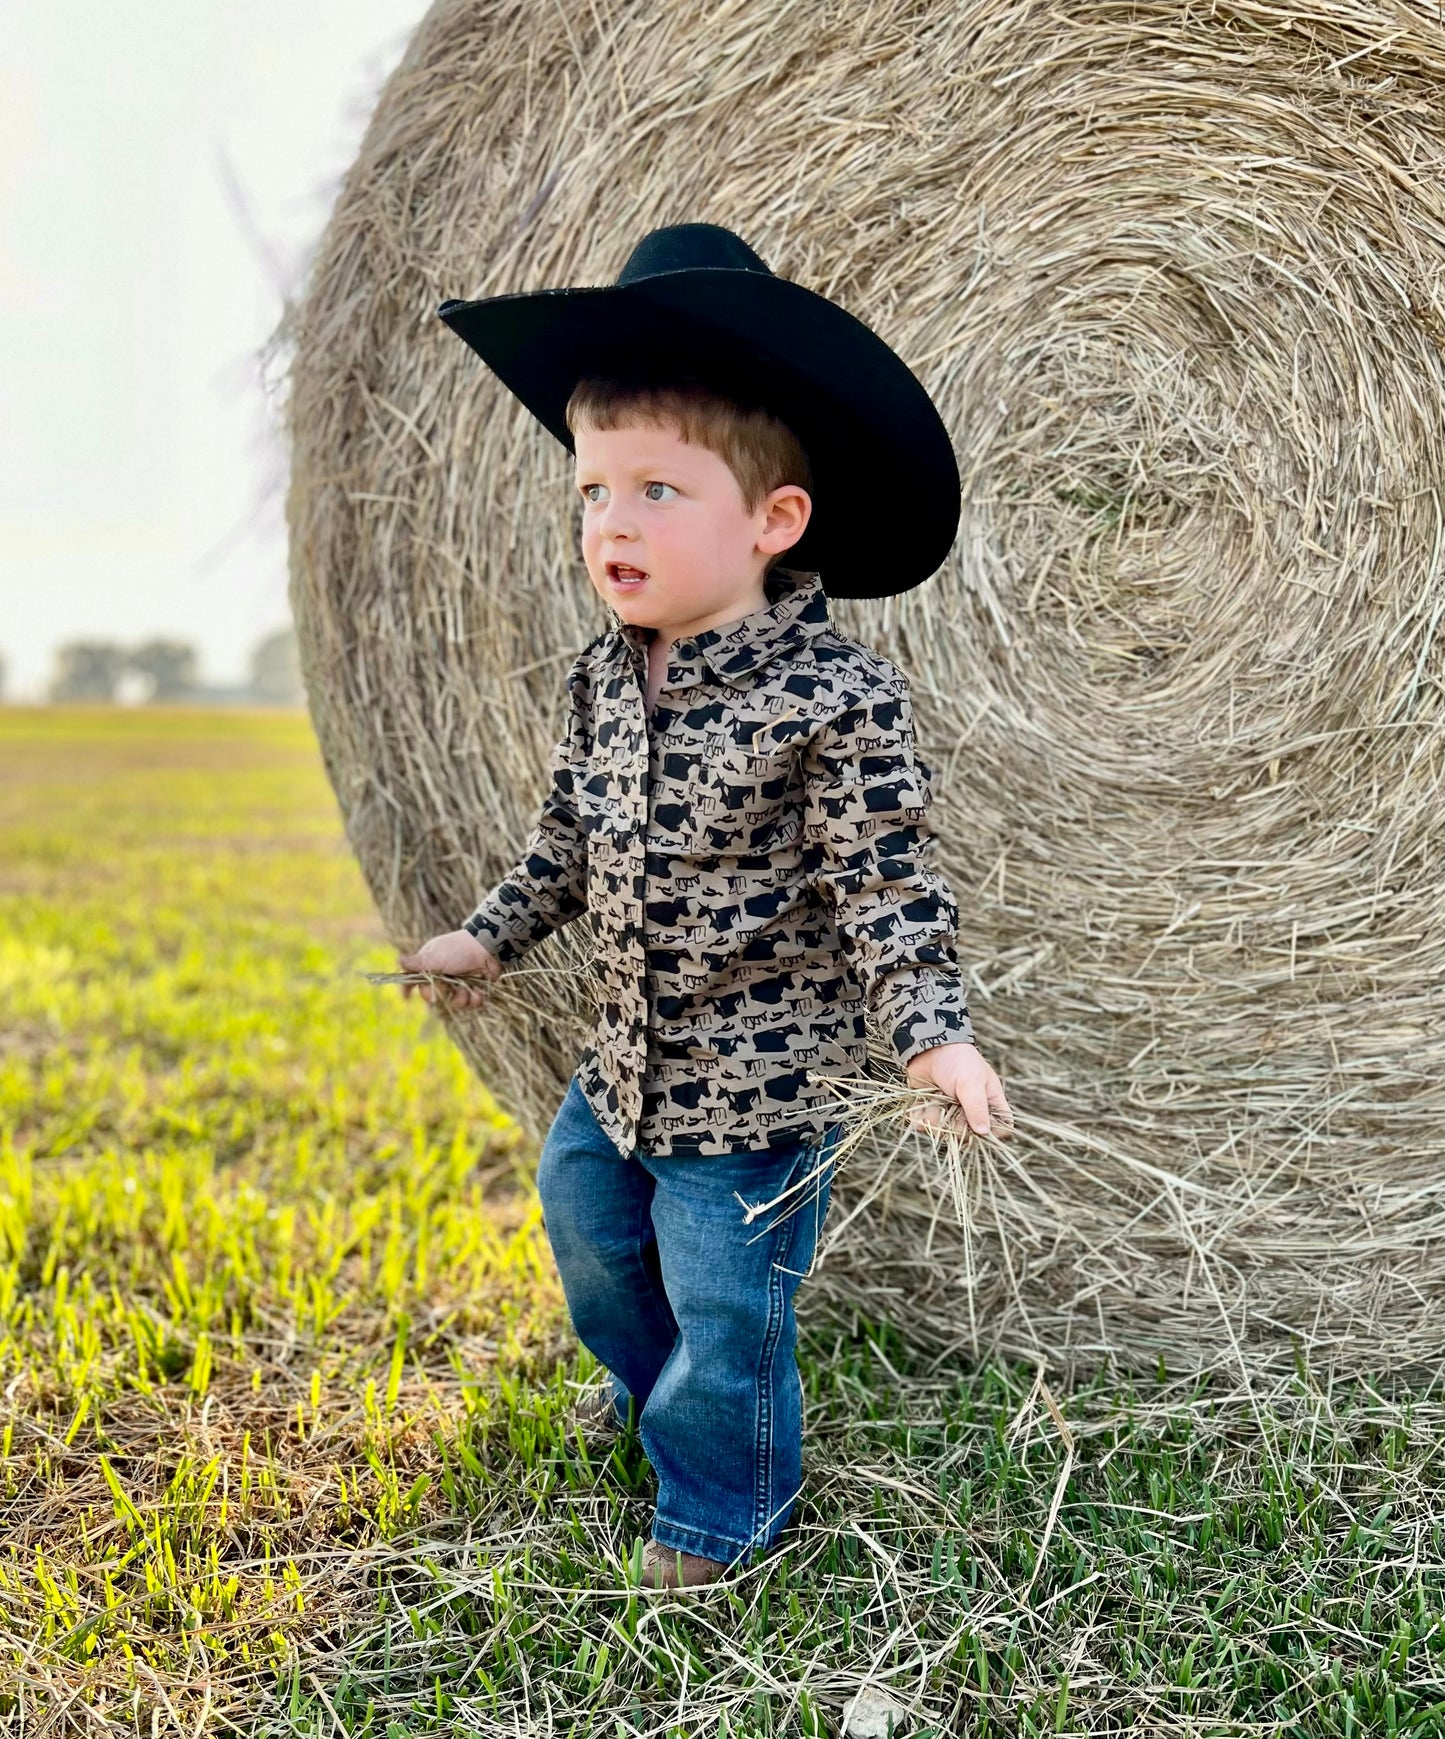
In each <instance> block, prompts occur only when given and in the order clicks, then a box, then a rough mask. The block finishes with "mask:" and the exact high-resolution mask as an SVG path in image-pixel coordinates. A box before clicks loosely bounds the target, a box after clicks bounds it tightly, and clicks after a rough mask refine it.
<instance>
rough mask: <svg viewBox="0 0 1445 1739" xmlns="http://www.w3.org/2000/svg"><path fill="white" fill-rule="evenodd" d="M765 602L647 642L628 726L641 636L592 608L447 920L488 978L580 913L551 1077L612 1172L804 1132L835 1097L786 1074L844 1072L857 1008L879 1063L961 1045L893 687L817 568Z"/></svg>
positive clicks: (830, 1116)
mask: <svg viewBox="0 0 1445 1739" xmlns="http://www.w3.org/2000/svg"><path fill="white" fill-rule="evenodd" d="M765 587H766V592H767V597H768V602H767V603H766V605H765V607H764V608H762V609H760V610H758V611H756V612H754V613H753V614H752V615H749V616H747V617H745V618H743V620H741V621H739V622H734V623H731V624H729V625H728V626H726V627H724V628H718V629H711V630H709V631H707V632H706V633H702V634H697V635H694V636H692V637H691V638H690V639H683V640H679V641H678V642H676V644H674V645H673V646H672V648H671V650H670V652H669V654H668V665H667V673H666V679H665V681H664V683H663V686H662V688H661V691H660V693H659V694H658V696H657V700H656V703H655V705H654V708H653V711H652V714H651V716H650V717H649V716H648V713H647V706H646V692H647V642H648V639H649V634H648V631H647V630H645V629H641V628H637V627H634V626H632V625H631V624H629V623H625V622H622V621H621V620H620V619H618V618H616V617H615V616H614V621H613V626H612V627H611V628H609V629H608V630H607V631H606V632H605V633H603V634H600V635H599V636H598V637H597V638H596V639H595V640H593V641H592V642H591V643H590V644H589V645H588V646H586V647H584V648H583V650H582V652H581V653H580V654H579V655H578V657H577V659H576V661H575V662H574V664H573V665H572V668H571V670H570V671H569V673H568V676H567V724H566V731H565V733H564V735H563V737H562V739H561V741H560V742H559V743H558V744H557V746H556V748H555V749H554V750H553V752H552V756H551V763H550V773H551V788H550V790H549V791H548V793H547V796H546V798H545V800H544V802H543V805H542V811H541V815H540V818H539V820H538V822H537V825H536V827H535V828H534V830H533V832H532V834H531V837H530V838H529V839H528V841H527V843H526V846H525V849H524V851H523V853H522V857H521V860H520V862H519V863H518V864H517V866H516V868H515V869H513V870H512V871H511V873H510V874H509V875H508V876H507V877H506V878H505V879H504V880H503V881H502V882H501V883H500V884H499V885H498V886H497V887H496V888H495V889H494V890H493V891H492V892H491V893H490V894H488V895H487V897H486V898H485V899H484V900H483V901H482V903H481V904H480V905H479V906H478V908H477V909H476V911H475V912H474V913H473V914H472V916H471V917H470V918H468V919H467V920H466V923H465V928H466V929H468V930H470V931H471V933H472V934H473V935H474V936H476V937H478V938H479V939H480V940H481V942H482V943H483V944H484V945H485V946H486V947H487V948H489V949H490V950H491V951H492V953H494V954H495V955H496V956H497V957H498V959H499V960H501V961H502V962H503V964H504V965H510V964H512V963H514V962H515V961H517V960H519V959H520V958H521V957H522V955H523V954H524V953H525V952H526V951H527V949H528V948H530V947H532V946H533V945H534V944H535V943H536V942H538V941H539V940H541V938H542V937H544V936H546V935H547V934H548V933H549V932H550V931H552V930H554V929H556V928H558V927H559V926H561V925H563V924H567V923H570V922H571V921H572V920H573V919H574V918H577V917H580V916H581V915H582V914H583V913H584V912H587V913H589V914H590V916H591V921H592V924H593V929H594V934H595V938H596V944H597V945H596V950H595V962H594V970H595V973H596V976H597V984H598V996H597V1014H596V1019H595V1021H594V1024H593V1029H592V1031H591V1034H590V1039H589V1043H588V1044H587V1047H586V1049H585V1050H584V1051H583V1053H582V1055H581V1057H580V1058H579V1060H578V1064H577V1077H578V1083H579V1085H580V1087H581V1089H582V1091H583V1093H584V1095H585V1096H586V1099H587V1102H588V1104H589V1105H590V1106H591V1107H592V1110H593V1112H594V1114H595V1115H596V1117H597V1120H598V1122H599V1123H600V1124H601V1126H602V1128H603V1129H604V1130H605V1131H606V1132H607V1135H608V1136H609V1138H610V1139H611V1140H612V1141H613V1143H614V1144H615V1145H616V1147H617V1150H618V1153H619V1154H620V1155H621V1156H622V1157H623V1158H627V1157H629V1156H630V1155H631V1154H633V1153H634V1152H639V1151H640V1152H642V1153H644V1154H648V1155H655V1156H663V1155H673V1154H697V1155H699V1156H706V1155H709V1154H722V1153H741V1152H749V1151H752V1150H755V1149H763V1148H767V1147H771V1146H781V1145H783V1144H786V1143H790V1142H793V1141H796V1140H798V1139H799V1138H802V1137H808V1138H812V1139H816V1138H817V1137H820V1136H821V1135H822V1134H823V1133H824V1131H825V1130H826V1129H827V1128H828V1126H829V1124H830V1123H831V1122H834V1121H836V1119H837V1116H838V1104H837V1100H836V1098H835V1097H834V1096H833V1095H831V1094H830V1093H829V1092H828V1090H827V1088H826V1087H824V1086H822V1085H820V1084H817V1083H815V1082H813V1081H810V1079H809V1071H813V1072H815V1073H817V1074H820V1075H847V1074H853V1075H856V1074H860V1073H863V1072H864V1070H865V1067H866V1062H867V1052H866V1029H865V1014H866V1013H869V1012H871V1013H872V1015H873V1016H874V1017H875V1018H876V1019H877V1020H878V1021H879V1022H880V1023H881V1026H882V1028H883V1029H884V1030H885V1031H886V1033H887V1034H888V1035H889V1037H890V1039H891V1041H892V1044H893V1046H894V1049H895V1050H896V1052H897V1056H898V1060H899V1062H900V1064H902V1063H907V1062H908V1061H909V1059H910V1058H912V1057H914V1056H916V1055H917V1054H918V1053H919V1052H921V1051H925V1050H929V1049H931V1048H932V1047H933V1046H935V1045H940V1044H947V1043H955V1042H959V1041H967V1040H972V1037H973V1028H972V1024H971V1022H970V1020H969V1015H968V1006H967V1002H966V999H965V994H964V985H963V979H962V973H961V971H960V967H959V963H958V958H957V955H956V952H955V936H956V931H957V926H958V907H957V903H956V901H955V900H954V897H953V894H952V892H951V891H950V889H949V886H948V883H947V882H946V881H945V880H944V879H943V877H942V876H941V875H940V873H939V872H938V871H937V869H936V868H935V867H934V863H933V858H934V852H935V849H936V839H935V836H934V834H933V830H932V827H931V825H930V822H929V814H928V812H929V809H930V807H931V804H932V789H931V781H932V774H931V771H930V769H929V768H928V767H927V766H926V765H925V764H924V762H923V761H922V760H920V759H919V756H918V754H917V751H916V749H915V746H914V736H913V711H912V702H911V698H910V695H909V689H908V684H907V681H906V680H905V678H904V677H903V675H902V674H901V673H900V672H899V671H898V670H897V669H896V668H895V667H894V666H893V665H892V664H891V663H890V662H889V661H888V660H887V659H886V658H884V657H883V656H882V655H881V654H879V653H878V652H875V651H873V650H872V649H871V648H869V647H867V646H864V645H861V644H860V643H859V642H857V641H854V640H850V639H848V638H847V637H846V636H844V635H842V634H840V633H839V632H838V631H837V630H836V629H835V628H834V627H833V625H832V623H831V621H830V619H829V615H828V601H827V594H826V593H825V592H824V591H823V589H822V583H821V580H820V578H819V576H818V575H817V574H811V573H801V572H797V571H794V570H792V569H779V568H775V569H774V570H773V571H772V573H771V574H770V575H769V576H768V578H767V580H766V582H765Z"/></svg>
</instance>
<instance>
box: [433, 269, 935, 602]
mask: <svg viewBox="0 0 1445 1739" xmlns="http://www.w3.org/2000/svg"><path fill="white" fill-rule="evenodd" d="M438 314H439V315H440V317H441V319H442V320H443V321H444V322H445V323H446V325H447V326H448V327H450V329H451V330H452V331H453V332H455V333H456V335H457V336H458V337H459V338H461V339H462V340H463V341H464V342H465V343H466V344H468V345H469V346H470V347H471V348H472V349H473V350H474V351H475V352H476V353H477V355H478V356H480V357H481V358H482V360H483V361H484V362H485V363H486V364H487V366H488V367H489V368H490V369H491V370H492V371H493V372H494V373H495V374H496V375H497V376H498V378H499V379H500V380H501V381H502V383H503V384H504V385H505V386H506V387H507V388H508V389H509V390H510V391H511V392H512V393H514V394H515V395H516V397H517V398H518V399H520V400H521V402H522V403H523V404H524V405H525V406H526V407H527V409H528V410H529V411H531V413H532V414H533V416H535V417H536V418H537V420H538V421H539V422H540V423H541V424H542V425H543V427H544V428H546V429H547V430H549V431H550V432H551V433H552V434H553V435H555V436H556V438H557V439H558V440H559V441H560V442H561V443H562V445H563V446H564V447H566V448H567V450H568V451H569V452H571V451H573V443H572V437H571V435H570V433H569V432H568V429H567V424H566V419H565V411H566V407H567V401H568V399H569V398H570V397H571V396H572V392H573V389H574V388H575V387H576V385H577V382H578V381H579V380H581V379H582V378H583V377H584V376H586V375H588V374H597V373H605V372H606V370H607V368H608V366H609V365H610V364H611V363H613V362H620V361H622V360H623V359H625V358H629V357H637V356H639V355H644V356H647V357H649V358H666V359H667V360H669V361H673V360H676V361H677V362H679V363H680V364H681V363H685V362H686V361H687V360H689V359H695V360H696V361H697V362H698V363H699V364H701V365H702V366H703V367H705V369H706V371H707V373H708V376H709V378H713V379H717V380H719V381H720V382H721V383H724V384H726V383H729V382H731V383H735V388H736V390H738V391H739V392H740V393H744V394H746V395H748V396H749V397H752V398H755V399H758V400H761V402H763V403H765V404H766V405H767V406H768V408H769V409H770V410H772V411H773V412H774V413H775V414H776V415H777V416H778V417H780V418H781V419H782V421H783V422H785V423H786V424H787V425H788V427H789V428H790V429H792V431H793V433H794V434H795V435H797V437H798V439H799V440H800V441H801V442H802V444H803V446H804V448H805V449H806V451H807V454H808V461H809V464H810V466H811V467H812V471H813V488H812V491H811V494H812V501H813V512H812V516H811V518H810V520H809V525H808V529H807V531H806V532H805V533H804V535H803V538H802V540H801V541H800V542H799V543H798V544H796V545H795V546H794V547H793V548H792V549H791V550H789V551H788V552H787V555H786V556H785V558H784V559H785V560H786V562H787V564H788V566H789V567H796V568H803V569H811V570H815V571H817V572H818V573H819V574H820V575H821V576H822V584H823V589H824V590H825V591H826V592H827V593H829V594H830V595H831V596H833V597H840V598H878V597H887V596H891V595H892V594H894V593H897V592H906V591H909V590H911V588H912V587H914V586H917V585H920V584H921V583H922V582H923V581H924V580H926V579H927V578H928V577H929V576H930V575H931V574H932V573H934V572H935V571H936V570H937V569H938V567H939V566H940V565H941V563H942V562H943V560H944V558H945V557H946V556H947V554H948V551H949V548H950V546H951V545H952V543H953V539H954V535H955V533H956V532H957V529H958V517H959V510H960V505H961V492H960V484H959V476H958V464H957V461H956V459H955V458H954V453H953V444H952V442H951V441H950V439H949V436H948V430H947V429H946V428H945V427H944V424H943V421H942V419H941V418H940V417H939V415H938V412H937V410H936V409H935V408H934V405H933V401H932V400H931V399H930V398H929V396H928V393H927V392H926V391H925V390H924V388H923V385H922V383H921V382H920V381H919V380H918V378H917V377H916V376H915V375H914V374H913V372H912V371H911V370H910V369H909V368H908V366H907V365H906V364H905V363H904V362H903V361H902V359H901V358H900V357H899V356H897V355H896V354H895V352H894V351H892V350H891V349H890V348H889V347H888V345H886V344H885V343H884V342H883V340H882V339H881V338H879V337H878V335H877V334H876V333H874V332H872V331H871V330H870V329H869V328H868V327H867V326H865V325H864V324H863V323H862V321H861V320H857V319H855V318H854V317H853V316H852V315H851V314H849V313H848V312H847V311H846V310H845V309H843V308H840V307H839V306H838V305H837V303H835V302H830V301H829V300H828V299H827V298H826V297H825V296H820V295H817V294H816V293H815V292H814V291H812V290H808V289H805V288H804V287H803V286H802V285H801V284H795V283H793V282H792V281H791V280H789V279H787V278H778V277H775V276H773V275H772V274H771V273H765V272H752V271H740V270H729V269H723V268H717V267H708V268H695V269H688V270H684V271H676V272H666V273H660V274H657V275H655V276H651V277H648V278H646V279H643V280H641V281H638V282H636V283H632V284H628V285H607V286H603V287H600V288H595V289H594V288H579V289H560V290H538V291H532V292H528V293H524V294H520V295H510V296H492V297H487V298H485V299H483V300H481V301H474V302H466V301H450V302H444V303H443V304H442V305H441V307H440V308H439V309H438Z"/></svg>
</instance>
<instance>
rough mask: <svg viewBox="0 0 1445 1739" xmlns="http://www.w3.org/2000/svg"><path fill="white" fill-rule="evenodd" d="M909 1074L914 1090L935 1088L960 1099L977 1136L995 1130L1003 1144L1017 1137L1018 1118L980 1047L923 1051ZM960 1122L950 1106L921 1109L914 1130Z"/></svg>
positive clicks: (967, 1045)
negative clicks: (927, 1087)
mask: <svg viewBox="0 0 1445 1739" xmlns="http://www.w3.org/2000/svg"><path fill="white" fill-rule="evenodd" d="M905 1073H906V1075H907V1077H908V1084H909V1085H910V1086H912V1087H924V1086H928V1085H930V1084H931V1085H933V1086H935V1087H937V1088H938V1089H939V1091H940V1092H943V1093H946V1094H947V1095H948V1096H949V1098H950V1099H956V1100H957V1101H958V1103H959V1104H960V1105H961V1106H962V1107H963V1114H964V1116H965V1117H966V1118H967V1119H968V1122H969V1126H970V1127H971V1128H972V1129H973V1130H974V1132H975V1133H976V1134H978V1135H987V1134H988V1133H989V1131H990V1128H992V1130H993V1133H994V1134H995V1135H997V1136H998V1138H999V1140H1000V1141H1007V1140H1008V1138H1009V1136H1010V1135H1012V1134H1013V1121H1014V1114H1013V1111H1012V1110H1011V1109H1010V1107H1009V1102H1008V1100H1007V1099H1006V1098H1004V1091H1003V1082H1002V1081H1000V1080H999V1078H998V1076H997V1075H996V1074H995V1073H994V1072H993V1070H992V1069H991V1068H990V1067H989V1066H988V1064H987V1063H986V1062H985V1061H984V1060H983V1053H982V1052H981V1051H980V1050H979V1048H978V1046H977V1045H975V1044H970V1043H958V1044H951V1045H935V1046H934V1047H933V1049H932V1050H931V1051H920V1052H919V1053H918V1055H917V1056H916V1057H912V1058H910V1059H909V1062H908V1065H907V1068H906V1070H905ZM990 1111H992V1113H993V1116H992V1119H990V1116H989V1113H990ZM957 1122H958V1113H957V1112H956V1111H955V1110H954V1109H953V1108H952V1107H951V1106H948V1105H924V1106H921V1107H920V1108H919V1109H917V1110H915V1111H914V1112H913V1113H912V1115H911V1118H910V1124H911V1127H912V1128H914V1129H923V1128H925V1127H927V1126H928V1125H931V1124H942V1125H944V1126H945V1127H947V1126H949V1125H954V1126H956V1125H957Z"/></svg>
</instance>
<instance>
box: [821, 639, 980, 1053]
mask: <svg viewBox="0 0 1445 1739" xmlns="http://www.w3.org/2000/svg"><path fill="white" fill-rule="evenodd" d="M889 668H890V671H891V680H890V681H887V682H885V683H882V684H880V685H879V687H878V688H877V689H876V690H875V691H873V692H872V693H870V694H868V695H866V696H864V697H863V698H862V699H860V700H859V701H858V702H857V703H856V704H855V705H853V706H852V707H850V708H849V710H848V711H846V712H843V713H841V714H839V715H837V716H836V717H834V718H833V719H831V720H830V721H829V723H828V724H827V725H826V726H825V727H824V728H823V729H822V730H821V731H820V732H818V733H816V734H815V735H814V736H813V738H812V739H811V740H810V742H809V744H808V746H807V749H806V750H805V751H804V754H803V775H804V793H805V803H804V838H805V841H806V842H807V844H808V845H809V846H811V847H812V848H813V849H814V851H815V852H816V853H817V855H818V859H819V867H818V869H817V872H816V876H815V880H816V882H817V885H818V886H819V887H820V888H821V889H822V890H823V892H824V894H825V897H827V898H828V899H829V901H830V903H831V904H832V906H833V909H834V918H835V922H836V923H837V926H838V931H839V934H840V936H841V937H842V939H843V945H844V949H845V951H846V953H847V956H848V961H849V964H850V965H851V967H852V968H853V971H854V974H855V976H856V977H857V978H858V980H859V982H860V983H861V985H862V988H863V991H864V995H865V998H866V1001H867V1004H868V1007H869V1010H870V1011H871V1012H872V1013H873V1015H874V1016H875V1017H876V1018H877V1020H878V1021H879V1023H880V1025H881V1026H882V1027H883V1028H884V1030H885V1031H886V1032H887V1033H888V1035H889V1038H890V1039H891V1041H892V1043H893V1047H894V1050H895V1051H896V1052H897V1055H898V1061H899V1063H900V1064H906V1063H907V1062H908V1061H909V1060H910V1059H911V1058H913V1057H915V1056H917V1055H918V1054H919V1053H920V1052H922V1051H926V1050H931V1049H932V1048H933V1047H934V1046H935V1045H943V1044H959V1043H972V1042H973V1023H972V1022H971V1020H970V1019H969V1015H968V1003H967V999H966V996H965V993H964V983H963V973H962V970H961V969H960V967H959V963H958V956H957V952H956V949H955V938H956V935H957V931H958V904H957V901H956V900H955V899H954V897H953V892H952V890H951V889H950V887H949V885H948V883H947V881H946V880H945V879H944V877H943V876H942V875H941V874H940V873H939V872H938V870H937V869H936V868H935V867H934V861H933V860H934V856H935V852H936V849H937V840H936V836H935V835H934V832H933V828H932V825H931V824H930V822H929V819H928V811H929V809H930V807H931V806H932V801H933V793H932V775H931V773H930V770H929V768H928V767H927V765H926V764H925V763H924V762H923V761H921V760H920V759H919V757H918V755H917V752H916V750H915V747H914V736H913V707H912V702H911V700H910V697H909V692H908V684H907V682H906V680H905V678H904V677H903V675H902V674H901V672H898V671H896V670H892V667H889Z"/></svg>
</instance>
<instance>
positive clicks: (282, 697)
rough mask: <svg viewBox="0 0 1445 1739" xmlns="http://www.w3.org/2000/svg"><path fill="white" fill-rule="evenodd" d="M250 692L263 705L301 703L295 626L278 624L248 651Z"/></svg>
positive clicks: (302, 694) (303, 698)
mask: <svg viewBox="0 0 1445 1739" xmlns="http://www.w3.org/2000/svg"><path fill="white" fill-rule="evenodd" d="M251 693H252V694H253V695H254V696H255V697H256V699H257V700H259V701H261V702H262V703H263V705H265V706H304V705H305V704H306V690H305V687H304V686H303V685H302V681H301V655H300V653H299V652H298V650H297V647H296V631H295V629H294V628H278V629H277V631H276V632H275V633H274V634H268V635H267V636H266V638H265V639H264V640H262V641H259V642H258V643H257V645H256V647H255V650H254V651H253V652H252V653H251Z"/></svg>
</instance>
